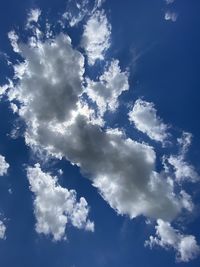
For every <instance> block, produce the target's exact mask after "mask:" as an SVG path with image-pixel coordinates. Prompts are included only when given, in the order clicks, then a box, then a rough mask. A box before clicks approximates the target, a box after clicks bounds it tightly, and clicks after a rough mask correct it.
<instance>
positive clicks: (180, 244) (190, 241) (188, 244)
mask: <svg viewBox="0 0 200 267" xmlns="http://www.w3.org/2000/svg"><path fill="white" fill-rule="evenodd" d="M145 245H146V246H150V247H151V248H152V247H154V246H160V247H163V248H164V249H169V248H172V249H174V250H175V252H176V260H177V261H179V262H181V261H182V262H188V261H190V260H192V259H194V258H196V257H197V256H198V255H199V253H200V247H199V246H198V244H197V242H196V239H195V237H194V236H193V235H184V234H182V233H180V232H179V231H178V230H176V229H175V228H173V227H172V226H171V224H170V223H169V222H165V221H163V220H161V219H159V220H157V225H156V236H155V237H153V236H150V240H149V241H146V243H145Z"/></svg>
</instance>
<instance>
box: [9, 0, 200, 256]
mask: <svg viewBox="0 0 200 267" xmlns="http://www.w3.org/2000/svg"><path fill="white" fill-rule="evenodd" d="M99 3H100V4H101V3H102V1H99ZM97 6H98V2H97ZM34 27H36V26H34ZM110 33H111V26H110V24H109V22H108V20H107V18H106V15H105V13H104V12H103V11H99V10H95V12H94V13H93V14H92V16H91V17H90V18H89V19H88V21H87V23H86V25H85V26H84V33H83V36H82V41H81V45H82V47H83V48H84V50H85V54H86V56H87V58H88V62H89V64H90V67H91V66H92V65H94V63H95V62H96V60H97V59H100V60H102V59H104V54H105V51H106V50H107V49H108V48H109V46H110ZM9 38H10V41H11V44H12V46H13V50H14V51H15V52H16V53H18V54H20V56H21V57H22V58H23V60H22V61H21V63H18V64H16V65H13V70H14V78H13V81H11V82H10V84H9V85H7V89H6V90H4V91H6V93H7V96H8V98H9V100H10V102H11V107H12V108H13V110H14V111H15V112H16V113H18V115H19V116H20V117H21V118H22V119H23V120H24V121H25V123H26V130H25V133H24V136H25V141H26V144H27V145H28V146H30V147H31V148H32V149H33V150H34V151H35V150H39V151H43V150H45V151H46V152H47V153H48V154H49V155H51V156H54V157H57V158H60V159H61V158H65V159H66V160H68V161H70V162H71V163H72V164H73V165H76V166H78V167H79V168H80V171H81V172H82V174H83V176H86V177H88V178H89V179H90V180H91V183H92V185H93V186H95V187H96V188H97V189H98V191H99V193H100V194H101V196H102V197H103V198H104V199H105V200H106V201H107V202H108V204H109V205H110V206H111V207H112V208H113V209H114V210H115V211H116V212H117V213H118V214H120V215H127V216H129V217H130V218H131V219H132V218H135V217H137V216H140V215H143V216H146V217H148V218H152V219H155V220H157V222H158V226H157V228H156V229H159V230H157V231H158V232H157V234H156V235H157V237H155V238H153V237H151V238H150V241H149V242H150V243H149V244H151V245H152V244H153V243H156V242H157V243H159V242H158V241H155V240H165V239H164V237H163V234H162V233H161V232H162V231H161V230H160V228H159V225H161V224H162V222H163V223H165V222H166V221H168V222H169V221H172V220H174V219H176V218H177V216H178V215H179V214H180V213H181V211H182V210H184V209H186V210H187V211H189V212H192V210H193V206H194V205H193V203H192V199H191V196H190V195H189V194H187V192H185V191H184V190H183V189H182V187H181V185H180V183H179V180H180V179H178V178H177V177H178V174H177V173H178V171H177V169H178V167H177V166H178V164H179V165H180V162H178V164H177V163H176V164H175V163H174V162H175V161H172V157H176V159H178V158H180V157H181V160H182V161H181V163H183V162H186V160H185V153H186V151H187V149H188V146H189V144H190V142H191V137H190V136H189V134H185V135H184V136H183V137H182V138H180V139H179V140H178V144H179V146H180V147H181V148H180V153H179V154H180V155H178V156H177V155H176V156H174V155H173V156H169V157H168V156H166V158H165V159H166V161H167V163H165V165H164V167H165V168H162V167H163V166H161V170H159V171H158V170H157V168H156V165H157V155H156V153H155V150H154V148H153V147H151V146H150V145H148V144H145V143H140V142H138V141H135V140H132V139H131V138H129V137H128V136H126V134H125V133H124V132H125V131H124V129H122V130H120V129H107V128H106V127H105V125H106V124H105V122H104V121H103V120H104V116H103V115H104V112H105V111H107V110H109V111H115V110H116V108H117V107H118V105H119V96H120V95H121V94H122V92H124V91H126V90H128V89H129V84H128V72H127V71H122V70H121V68H120V63H119V61H118V60H116V59H113V60H111V62H110V63H109V64H108V63H107V64H106V68H105V70H104V73H103V74H102V75H100V77H98V78H96V79H94V80H92V78H90V79H89V78H88V77H87V73H85V64H84V63H85V60H84V55H83V54H82V53H81V52H80V51H78V49H77V48H74V47H73V45H72V42H71V39H70V37H69V36H68V35H67V34H63V33H58V34H55V35H52V36H51V37H49V36H47V35H46V36H45V35H41V34H40V32H39V30H38V29H37V28H35V30H33V36H31V38H29V40H28V42H27V43H23V42H20V41H19V39H20V38H19V37H18V36H17V34H16V33H15V32H14V31H12V32H10V33H9ZM86 94H87V96H88V98H87V97H85V95H86ZM88 99H89V101H88ZM91 100H92V101H91ZM13 102H14V103H13ZM91 102H93V104H94V103H95V104H96V106H97V108H96V107H93V106H95V105H91ZM13 105H15V106H13ZM129 120H130V121H131V122H133V123H134V124H135V127H136V128H137V129H138V130H139V131H141V132H143V133H145V134H147V135H148V136H149V137H150V138H151V139H153V140H155V141H159V142H161V143H162V144H164V143H165V141H166V140H167V139H168V138H170V135H169V133H168V128H169V127H168V126H167V125H166V124H165V123H164V122H163V121H162V119H161V118H160V117H159V116H158V115H157V111H156V109H155V107H154V104H153V103H151V102H147V101H144V100H141V99H138V100H136V102H135V105H134V106H133V109H132V110H131V111H130V112H129ZM183 155H184V156H183ZM170 158H171V160H170ZM169 165H170V166H171V168H170V167H169ZM167 167H168V169H167ZM181 168H182V169H184V168H183V165H181ZM185 173H187V171H186V170H185V171H184V174H185ZM188 173H189V174H190V173H191V171H188ZM189 174H188V175H189ZM27 175H28V179H29V182H30V189H31V191H32V192H33V193H34V195H35V200H34V207H35V216H36V220H37V223H36V230H37V232H38V233H44V234H51V235H52V236H53V239H54V240H60V239H63V238H65V228H66V224H67V223H68V222H70V223H71V224H72V225H73V226H75V227H77V228H83V229H86V230H90V231H93V230H94V224H93V223H92V222H91V221H90V220H88V219H87V217H88V211H89V208H88V204H87V202H86V200H85V199H84V198H81V199H80V201H79V202H77V200H76V194H75V191H73V190H70V191H69V190H67V189H65V188H62V187H61V186H60V185H58V183H57V179H56V178H55V177H52V175H50V174H48V173H44V172H43V171H42V170H41V168H40V166H39V165H35V166H34V167H29V168H28V170H27ZM188 175H187V176H188ZM192 175H194V173H193V174H192ZM174 176H175V177H176V179H174ZM182 176H183V174H181V177H182ZM181 179H182V178H181ZM44 192H45V194H44ZM170 227H171V225H170V224H169V223H168V228H169V229H170ZM161 228H162V227H161ZM172 232H173V231H172ZM175 233H176V231H175ZM178 236H179V238H178V239H177V240H178V241H177V242H176V245H172V244H171V243H170V245H171V246H172V247H173V248H175V249H176V251H177V253H179V254H178V255H179V256H178V257H179V258H181V259H182V258H184V259H186V258H187V259H192V258H193V256H191V254H190V252H188V250H186V248H185V242H182V239H183V238H185V237H186V236H183V235H181V234H178ZM159 238H160V239H159ZM153 240H154V241H153ZM188 240H189V241H190V243H191V245H192V246H193V245H194V244H196V243H195V242H196V241H195V242H194V240H193V241H192V238H191V237H190V236H189V239H188ZM179 243H180V244H182V245H180V244H179ZM160 244H168V243H167V241H162V242H161V241H160V243H159V245H160ZM177 244H179V245H177ZM152 246H153V245H152ZM194 247H195V246H194ZM181 251H183V252H181ZM183 254H184V255H189V256H183ZM192 255H193V254H192Z"/></svg>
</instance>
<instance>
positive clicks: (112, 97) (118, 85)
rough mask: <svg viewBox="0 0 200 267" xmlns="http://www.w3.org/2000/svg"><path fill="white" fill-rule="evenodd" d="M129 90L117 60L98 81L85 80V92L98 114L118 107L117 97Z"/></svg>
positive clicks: (125, 75) (124, 74)
mask: <svg viewBox="0 0 200 267" xmlns="http://www.w3.org/2000/svg"><path fill="white" fill-rule="evenodd" d="M128 89H129V83H128V73H127V72H126V71H125V72H122V71H121V69H120V66H119V61H118V60H112V61H111V63H110V65H109V67H108V68H107V69H106V70H105V72H104V73H103V74H102V75H101V76H100V77H99V80H98V81H92V80H90V79H89V78H88V79H87V88H86V90H85V92H86V93H87V95H88V96H89V97H90V98H91V99H92V100H93V101H94V102H96V104H97V106H98V109H99V111H100V114H101V115H102V114H103V113H104V112H105V111H106V110H107V109H108V110H111V111H114V110H115V109H116V108H117V107H118V97H119V96H120V95H121V93H122V92H123V91H126V90H128Z"/></svg>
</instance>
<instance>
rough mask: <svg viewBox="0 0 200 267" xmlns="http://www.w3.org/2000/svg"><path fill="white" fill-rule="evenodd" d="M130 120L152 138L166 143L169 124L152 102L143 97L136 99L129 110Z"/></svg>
mask: <svg viewBox="0 0 200 267" xmlns="http://www.w3.org/2000/svg"><path fill="white" fill-rule="evenodd" d="M129 120H130V122H133V123H134V125H135V127H136V128H137V129H138V130H139V131H141V132H143V133H145V134H147V135H148V136H149V137H150V138H151V139H153V140H155V141H159V142H162V143H164V142H165V140H166V139H167V137H168V136H169V134H168V133H167V129H168V126H167V125H166V124H164V123H163V122H162V120H161V118H160V117H158V116H157V111H156V109H155V107H154V104H153V103H152V102H147V101H144V100H142V99H138V100H136V102H135V104H134V106H133V109H132V110H131V111H130V112H129Z"/></svg>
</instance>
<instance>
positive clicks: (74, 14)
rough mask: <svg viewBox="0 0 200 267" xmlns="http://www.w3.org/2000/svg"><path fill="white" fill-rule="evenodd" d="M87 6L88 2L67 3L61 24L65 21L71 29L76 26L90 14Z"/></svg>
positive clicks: (84, 0)
mask: <svg viewBox="0 0 200 267" xmlns="http://www.w3.org/2000/svg"><path fill="white" fill-rule="evenodd" d="M88 4H89V0H82V1H81V0H79V1H69V2H68V3H67V7H66V11H65V12H64V13H63V15H62V21H63V22H62V23H64V21H65V20H67V21H68V22H69V25H70V26H71V27H74V26H77V25H78V23H79V22H80V21H82V20H83V18H84V17H85V16H86V15H87V14H88V13H90V10H89V6H88Z"/></svg>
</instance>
